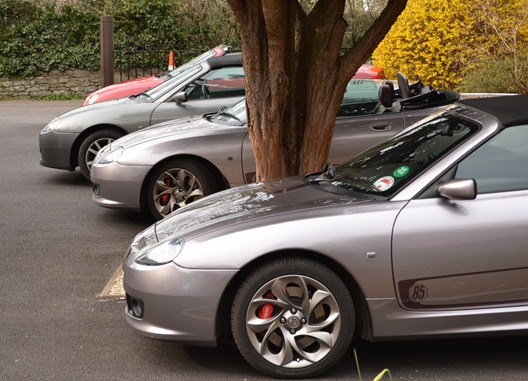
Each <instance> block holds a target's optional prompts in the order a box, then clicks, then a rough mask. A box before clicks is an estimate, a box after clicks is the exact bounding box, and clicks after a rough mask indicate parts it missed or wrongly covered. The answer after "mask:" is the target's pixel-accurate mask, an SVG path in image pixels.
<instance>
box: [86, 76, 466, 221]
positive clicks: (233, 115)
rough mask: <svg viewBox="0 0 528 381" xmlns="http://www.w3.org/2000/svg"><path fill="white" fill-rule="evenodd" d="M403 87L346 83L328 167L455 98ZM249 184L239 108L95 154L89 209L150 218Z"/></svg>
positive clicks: (250, 169)
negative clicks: (403, 93) (404, 93)
mask: <svg viewBox="0 0 528 381" xmlns="http://www.w3.org/2000/svg"><path fill="white" fill-rule="evenodd" d="M405 80H406V79H405ZM411 87H412V96H409V97H408V98H406V99H402V98H400V97H399V95H398V94H396V95H397V96H396V97H392V91H393V90H392V89H391V88H390V86H389V85H387V84H382V85H381V86H380V85H379V84H377V83H376V82H375V81H373V80H361V79H353V80H352V81H351V82H350V83H349V86H348V88H347V91H346V93H345V95H344V98H343V103H342V105H341V109H340V111H339V114H338V116H337V120H336V125H335V129H334V137H333V143H332V146H331V151H330V160H331V162H332V163H334V164H337V163H342V162H344V161H345V160H346V159H347V158H348V157H350V155H352V154H354V153H358V152H360V151H363V150H364V149H366V148H368V147H370V146H372V145H373V144H375V143H377V142H378V141H380V140H383V139H385V138H387V137H390V136H392V135H394V134H396V133H397V132H399V131H401V130H402V129H403V128H405V127H408V126H410V125H411V124H412V123H414V122H416V121H418V120H420V119H422V118H423V117H425V116H427V115H429V114H431V113H432V112H433V111H435V110H436V109H437V107H440V106H439V105H441V104H446V103H452V102H454V101H455V100H456V99H457V98H458V93H454V92H449V91H442V92H439V91H436V90H432V89H430V88H429V87H427V86H424V85H423V84H421V83H416V84H413V86H411ZM387 89H388V90H387ZM383 90H387V91H388V93H385V92H384V91H383ZM384 94H385V95H384ZM387 94H389V95H388V96H387ZM380 98H381V99H384V102H385V106H384V105H383V104H382V102H381V101H380ZM386 98H387V99H386ZM254 179H255V159H254V155H253V148H252V145H251V142H250V140H249V133H248V129H247V125H246V108H245V103H244V101H241V102H240V103H238V104H236V105H234V106H233V107H231V108H228V109H226V110H223V111H221V112H219V113H217V114H210V115H205V116H204V117H202V118H191V119H178V120H174V121H171V122H167V123H164V124H158V125H156V126H153V127H151V128H147V129H144V130H142V131H138V132H136V133H133V134H130V135H127V136H125V137H123V138H121V139H119V140H116V141H115V142H113V143H112V144H110V145H108V146H106V147H105V148H104V149H103V150H101V152H100V154H99V155H98V156H97V158H96V159H95V162H94V164H93V167H92V173H91V181H92V187H93V200H94V201H95V203H96V204H97V205H99V206H103V207H108V208H119V209H126V210H133V211H146V212H148V213H150V214H151V215H152V216H153V217H154V218H156V219H160V218H162V217H164V216H166V215H168V214H169V213H170V212H172V211H174V210H176V209H178V208H180V207H182V206H184V205H186V204H188V203H190V202H193V201H195V200H197V199H199V198H201V197H203V196H205V195H209V194H212V193H214V192H217V191H220V190H223V189H227V188H230V187H233V186H238V185H242V184H246V183H251V182H253V181H254Z"/></svg>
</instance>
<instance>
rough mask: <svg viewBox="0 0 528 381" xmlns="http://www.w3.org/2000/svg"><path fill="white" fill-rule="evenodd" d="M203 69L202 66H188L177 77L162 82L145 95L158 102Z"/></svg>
mask: <svg viewBox="0 0 528 381" xmlns="http://www.w3.org/2000/svg"><path fill="white" fill-rule="evenodd" d="M201 69H202V65H201V64H197V65H193V66H188V67H187V68H186V69H185V70H183V71H181V72H179V73H178V74H177V75H176V76H174V77H172V78H171V79H169V80H168V81H165V82H162V83H161V84H159V85H158V86H156V87H154V88H152V89H150V90H148V91H145V93H144V94H145V95H147V96H148V97H150V98H152V99H153V100H157V99H158V98H159V97H161V96H162V95H164V94H166V93H167V91H169V90H172V89H174V88H175V87H176V86H178V85H179V84H180V83H182V82H184V81H186V80H187V79H188V78H190V77H192V76H194V75H195V74H197V73H198V72H199V71H200V70H201Z"/></svg>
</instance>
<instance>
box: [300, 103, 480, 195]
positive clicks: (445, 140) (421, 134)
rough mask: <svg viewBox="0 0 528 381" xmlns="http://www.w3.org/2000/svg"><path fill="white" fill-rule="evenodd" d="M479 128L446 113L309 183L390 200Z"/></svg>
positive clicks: (367, 151) (420, 123) (425, 121)
mask: <svg viewBox="0 0 528 381" xmlns="http://www.w3.org/2000/svg"><path fill="white" fill-rule="evenodd" d="M478 129H479V125H478V124H476V123H474V122H470V121H468V120H466V119H462V118H460V117H459V116H457V115H454V114H451V113H449V112H443V113H440V114H435V115H433V116H431V117H429V118H426V119H424V120H422V121H421V122H418V123H417V124H415V125H414V126H413V127H410V128H408V129H406V130H404V131H402V132H401V133H399V134H398V135H396V136H394V137H392V138H391V139H389V140H387V141H385V142H382V143H380V144H378V145H376V146H374V147H372V148H370V149H368V150H366V151H364V152H362V153H360V154H359V155H357V156H355V157H354V158H352V159H351V160H349V161H348V162H346V163H343V164H342V165H340V166H338V167H333V166H329V168H327V169H326V171H325V172H323V173H322V174H320V175H319V176H317V177H312V178H307V180H308V181H309V182H311V183H321V184H323V183H326V184H330V185H331V186H332V187H338V188H341V189H346V190H351V191H354V192H360V193H367V194H372V195H378V196H382V197H391V196H392V195H393V194H395V193H396V192H397V191H398V190H399V189H401V188H402V187H403V186H404V185H405V184H407V183H409V182H410V181H411V180H412V179H414V178H415V177H417V176H418V175H419V174H420V173H422V172H423V171H424V170H426V169H427V168H429V167H430V166H432V165H433V164H434V163H435V162H436V161H437V160H439V159H440V158H441V157H443V156H444V155H446V154H447V153H448V152H449V151H451V150H453V149H454V148H455V147H457V146H458V145H460V144H461V143H462V142H463V141H465V140H466V139H468V138H469V137H470V136H471V135H473V134H474V133H476V132H477V130H478Z"/></svg>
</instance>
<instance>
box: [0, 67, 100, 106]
mask: <svg viewBox="0 0 528 381" xmlns="http://www.w3.org/2000/svg"><path fill="white" fill-rule="evenodd" d="M100 87H101V75H100V74H99V72H98V71H96V72H95V71H89V70H79V69H71V70H66V71H59V70H53V71H51V72H49V73H43V74H41V75H38V76H35V77H31V78H23V79H18V78H0V99H2V98H15V99H16V98H19V99H28V98H37V97H45V96H50V95H55V94H67V95H76V96H80V97H85V96H86V95H88V94H89V93H91V92H92V91H94V90H97V89H98V88H100Z"/></svg>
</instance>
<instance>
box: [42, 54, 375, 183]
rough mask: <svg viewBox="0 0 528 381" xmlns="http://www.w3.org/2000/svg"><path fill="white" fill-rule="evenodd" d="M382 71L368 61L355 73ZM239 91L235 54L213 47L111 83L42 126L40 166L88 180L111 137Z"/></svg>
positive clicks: (193, 111)
mask: <svg viewBox="0 0 528 381" xmlns="http://www.w3.org/2000/svg"><path fill="white" fill-rule="evenodd" d="M382 75H383V73H382V71H380V70H375V69H374V68H373V67H372V66H371V65H365V66H364V67H363V68H362V69H361V70H360V71H358V74H357V76H358V77H361V78H364V77H365V76H367V77H368V78H372V77H375V78H379V77H381V76H382ZM156 84H157V85H156ZM154 85H156V86H154ZM244 95H245V85H244V70H243V68H242V58H241V53H240V52H238V53H237V52H231V51H230V50H229V49H228V47H227V46H225V45H219V46H218V47H216V48H215V49H212V50H210V51H208V52H205V53H204V54H202V55H200V56H198V57H196V58H195V59H193V60H191V61H189V62H188V63H186V64H184V65H182V66H180V67H178V68H177V69H175V70H173V71H171V72H169V73H167V74H165V75H163V76H157V77H156V76H152V77H149V78H146V79H143V80H137V81H132V82H125V83H122V84H116V85H112V86H109V87H107V88H103V89H101V90H98V91H96V92H94V93H93V94H91V95H89V96H88V97H87V99H86V101H85V104H90V106H85V107H80V108H78V109H75V110H72V111H70V112H67V113H65V114H63V115H60V116H58V117H57V118H55V119H54V120H52V121H51V122H50V123H49V124H48V125H47V126H46V127H45V128H44V129H43V130H42V132H41V133H40V136H39V147H40V154H41V158H40V164H41V165H43V166H45V167H50V168H57V169H63V170H69V171H73V170H75V168H76V167H79V168H80V170H81V173H82V174H83V175H84V177H86V179H87V180H89V179H90V171H91V167H92V163H93V160H94V158H95V156H96V154H97V153H98V152H99V150H100V149H101V148H102V147H104V146H106V145H107V144H109V143H111V142H113V141H114V140H116V139H118V138H120V137H122V136H124V135H125V134H127V133H130V132H133V131H137V130H140V129H142V128H145V127H148V126H151V125H155V124H157V123H161V122H164V121H168V120H172V119H175V118H179V117H186V116H191V115H203V114H205V113H210V112H216V111H218V110H219V109H220V108H221V107H224V106H231V105H233V104H234V103H235V102H237V101H238V100H241V99H242V98H243V97H244ZM114 97H121V98H119V99H113V98H114ZM103 100H105V101H104V102H102V101H103Z"/></svg>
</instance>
